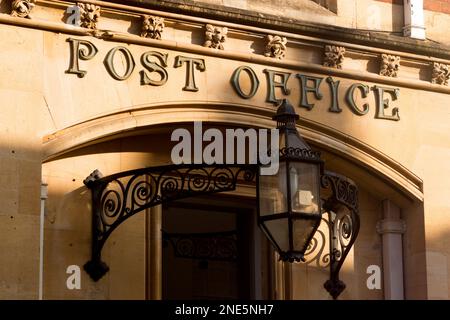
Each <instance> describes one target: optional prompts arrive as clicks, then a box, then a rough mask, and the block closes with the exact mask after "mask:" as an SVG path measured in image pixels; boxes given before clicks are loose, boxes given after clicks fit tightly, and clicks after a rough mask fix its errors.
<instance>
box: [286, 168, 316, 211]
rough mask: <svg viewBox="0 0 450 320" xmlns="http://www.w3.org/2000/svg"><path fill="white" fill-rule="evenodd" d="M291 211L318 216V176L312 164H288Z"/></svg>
mask: <svg viewBox="0 0 450 320" xmlns="http://www.w3.org/2000/svg"><path fill="white" fill-rule="evenodd" d="M289 177H290V188H291V203H292V211H293V212H295V213H300V212H301V213H306V214H320V211H319V204H320V194H319V189H320V180H319V179H320V174H319V166H318V165H317V164H314V163H305V162H291V163H290V164H289Z"/></svg>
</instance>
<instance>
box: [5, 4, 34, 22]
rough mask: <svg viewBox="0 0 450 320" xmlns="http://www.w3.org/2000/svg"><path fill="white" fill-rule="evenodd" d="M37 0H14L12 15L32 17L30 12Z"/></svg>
mask: <svg viewBox="0 0 450 320" xmlns="http://www.w3.org/2000/svg"><path fill="white" fill-rule="evenodd" d="M35 3H36V0H13V1H12V3H11V16H13V17H20V18H29V19H31V16H30V12H31V10H33V8H34V6H35Z"/></svg>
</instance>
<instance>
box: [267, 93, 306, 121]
mask: <svg viewBox="0 0 450 320" xmlns="http://www.w3.org/2000/svg"><path fill="white" fill-rule="evenodd" d="M299 118H300V117H299V115H298V114H296V113H295V110H294V107H293V106H292V104H291V103H290V102H289V100H288V99H283V100H282V101H281V102H280V104H279V105H278V109H277V113H276V114H275V115H274V116H273V117H272V119H273V120H275V121H277V122H291V121H287V120H293V121H294V122H295V121H296V120H298V119H299Z"/></svg>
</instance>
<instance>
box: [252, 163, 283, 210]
mask: <svg viewBox="0 0 450 320" xmlns="http://www.w3.org/2000/svg"><path fill="white" fill-rule="evenodd" d="M259 185H260V194H259V206H260V208H259V209H260V216H267V215H272V214H277V213H285V212H287V210H288V209H287V208H288V207H287V182H286V163H285V162H281V163H280V165H279V169H278V173H277V174H274V175H267V176H263V175H261V176H260V177H259Z"/></svg>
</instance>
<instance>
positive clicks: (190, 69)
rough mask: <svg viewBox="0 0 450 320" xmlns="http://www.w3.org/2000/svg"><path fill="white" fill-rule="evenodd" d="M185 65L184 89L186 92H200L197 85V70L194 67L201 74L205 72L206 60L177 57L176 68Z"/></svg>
mask: <svg viewBox="0 0 450 320" xmlns="http://www.w3.org/2000/svg"><path fill="white" fill-rule="evenodd" d="M183 63H186V84H185V86H184V87H183V90H184V91H193V92H196V91H198V88H197V85H196V84H195V69H194V66H195V67H196V68H197V70H199V71H200V72H203V71H205V70H206V65H205V60H204V59H197V58H189V57H183V56H176V57H175V64H174V67H175V68H179V67H181V66H182V65H183Z"/></svg>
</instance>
